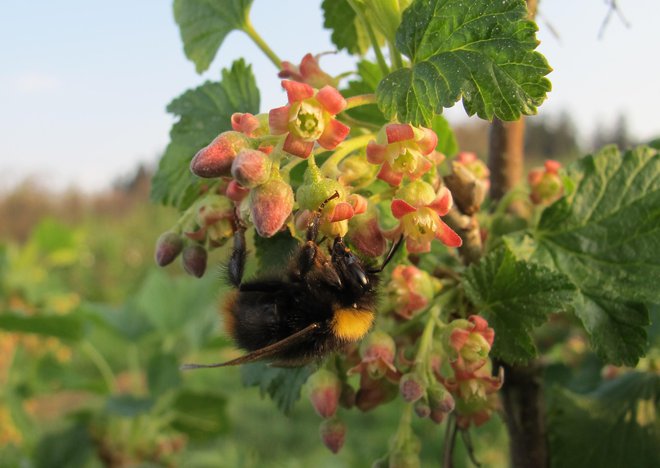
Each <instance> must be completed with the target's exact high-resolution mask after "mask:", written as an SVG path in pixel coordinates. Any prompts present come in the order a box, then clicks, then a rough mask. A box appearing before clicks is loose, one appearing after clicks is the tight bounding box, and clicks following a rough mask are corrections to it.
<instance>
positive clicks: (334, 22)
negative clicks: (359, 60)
mask: <svg viewBox="0 0 660 468" xmlns="http://www.w3.org/2000/svg"><path fill="white" fill-rule="evenodd" d="M321 8H323V14H324V18H325V21H324V22H323V26H324V27H325V28H326V29H331V30H332V34H331V36H330V37H331V39H332V42H333V44H335V45H336V46H337V48H338V49H339V50H342V49H346V50H347V51H348V52H349V53H351V54H360V55H364V54H365V53H366V52H367V50H368V49H369V40H368V38H367V33H366V31H365V30H364V26H363V25H362V23H361V22H360V20H359V18H358V17H357V15H356V14H355V11H353V9H352V8H351V6H350V5H349V3H348V1H347V0H323V3H322V4H321Z"/></svg>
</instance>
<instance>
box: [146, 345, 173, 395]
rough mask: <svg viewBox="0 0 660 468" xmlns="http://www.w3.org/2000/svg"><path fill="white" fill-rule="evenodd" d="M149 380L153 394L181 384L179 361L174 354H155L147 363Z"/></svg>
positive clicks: (158, 393)
mask: <svg viewBox="0 0 660 468" xmlns="http://www.w3.org/2000/svg"><path fill="white" fill-rule="evenodd" d="M147 382H149V391H150V394H151V395H160V394H162V393H165V392H167V391H169V390H172V389H175V388H177V387H178V386H179V385H180V384H181V372H180V371H179V361H178V359H177V358H176V356H174V355H173V354H155V355H153V356H152V357H151V359H150V360H149V364H148V365H147Z"/></svg>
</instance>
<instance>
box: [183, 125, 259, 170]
mask: <svg viewBox="0 0 660 468" xmlns="http://www.w3.org/2000/svg"><path fill="white" fill-rule="evenodd" d="M249 145H250V140H249V138H248V137H246V136H245V135H243V134H242V133H240V132H232V131H229V132H223V133H221V134H220V135H218V136H217V137H216V138H215V139H214V140H213V141H212V142H211V143H210V144H209V145H208V146H206V147H204V148H202V149H201V150H199V151H198V152H197V154H196V155H195V157H194V158H193V159H192V161H191V162H190V170H191V171H192V173H193V174H195V175H196V176H199V177H204V178H213V177H221V176H228V175H229V173H230V170H231V165H232V162H233V161H234V158H235V157H236V154H238V152H239V151H240V150H242V149H243V148H247V147H248V146H249Z"/></svg>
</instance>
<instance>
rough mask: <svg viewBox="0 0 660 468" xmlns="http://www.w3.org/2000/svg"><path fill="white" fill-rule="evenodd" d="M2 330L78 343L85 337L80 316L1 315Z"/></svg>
mask: <svg viewBox="0 0 660 468" xmlns="http://www.w3.org/2000/svg"><path fill="white" fill-rule="evenodd" d="M0 329H2V330H7V331H12V332H18V333H34V334H36V335H43V336H53V337H56V338H60V339H62V340H68V341H78V340H80V339H81V338H82V337H83V332H84V330H83V318H82V316H81V315H80V314H77V313H70V314H67V315H45V314H41V315H24V314H20V313H17V312H5V313H2V314H0Z"/></svg>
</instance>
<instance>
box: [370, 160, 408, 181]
mask: <svg viewBox="0 0 660 468" xmlns="http://www.w3.org/2000/svg"><path fill="white" fill-rule="evenodd" d="M376 177H377V178H378V179H380V180H384V181H385V182H387V183H388V184H390V185H391V186H392V187H396V186H397V185H399V184H400V183H401V181H402V180H403V172H396V171H394V170H392V166H390V164H389V163H388V162H385V164H383V166H382V167H381V168H380V171H379V172H378V175H377V176H376Z"/></svg>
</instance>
